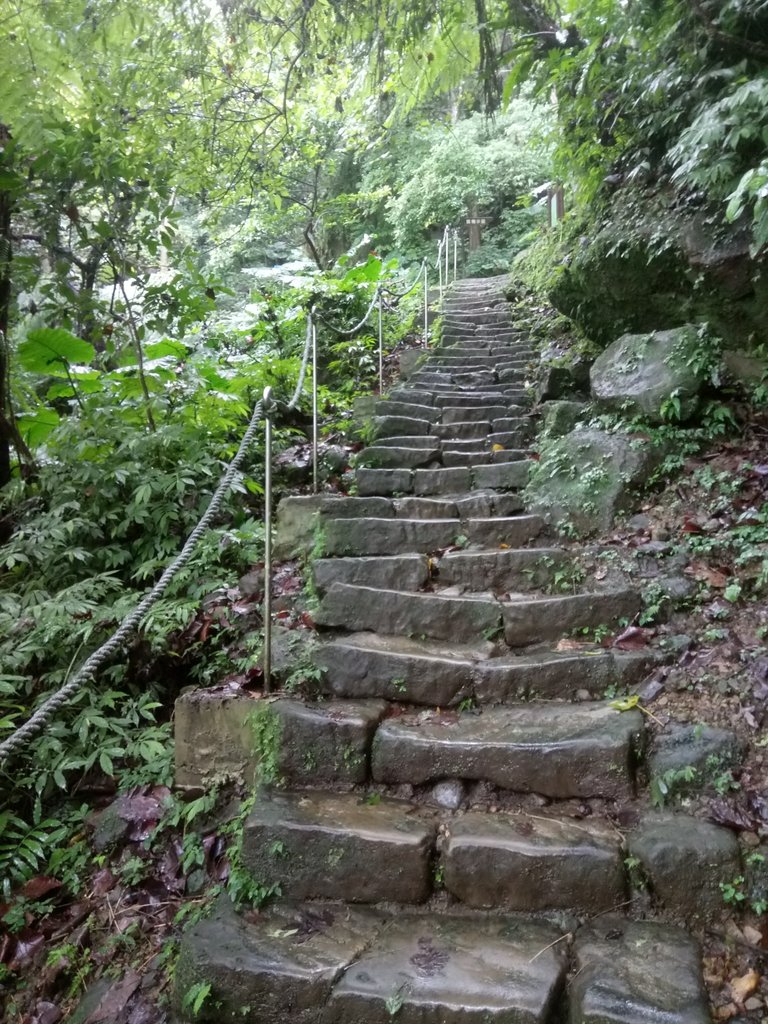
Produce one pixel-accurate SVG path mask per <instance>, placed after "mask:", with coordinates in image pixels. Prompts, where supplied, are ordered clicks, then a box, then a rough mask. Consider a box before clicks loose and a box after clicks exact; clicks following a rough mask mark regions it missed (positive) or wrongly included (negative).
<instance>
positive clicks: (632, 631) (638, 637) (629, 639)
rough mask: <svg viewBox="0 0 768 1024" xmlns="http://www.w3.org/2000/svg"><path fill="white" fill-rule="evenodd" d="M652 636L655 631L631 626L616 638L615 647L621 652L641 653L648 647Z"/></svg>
mask: <svg viewBox="0 0 768 1024" xmlns="http://www.w3.org/2000/svg"><path fill="white" fill-rule="evenodd" d="M652 635H653V631H652V630H650V629H644V628H643V627H642V626H629V628H628V629H625V630H624V632H623V633H620V634H619V635H618V636H617V637H616V639H615V640H614V641H613V646H614V647H617V648H618V649H619V650H620V651H641V650H642V649H643V648H644V647H647V646H648V641H649V639H650V637H651V636H652Z"/></svg>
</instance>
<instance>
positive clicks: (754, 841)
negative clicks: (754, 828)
mask: <svg viewBox="0 0 768 1024" xmlns="http://www.w3.org/2000/svg"><path fill="white" fill-rule="evenodd" d="M739 839H741V841H742V843H744V845H745V846H752V847H754V846H759V845H760V836H759V835H757V833H756V832H741V833H740V835H739Z"/></svg>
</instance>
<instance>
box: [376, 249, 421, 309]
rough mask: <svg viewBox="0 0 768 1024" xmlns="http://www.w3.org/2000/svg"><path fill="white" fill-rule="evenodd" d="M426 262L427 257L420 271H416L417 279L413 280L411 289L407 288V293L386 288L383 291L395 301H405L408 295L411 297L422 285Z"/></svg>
mask: <svg viewBox="0 0 768 1024" xmlns="http://www.w3.org/2000/svg"><path fill="white" fill-rule="evenodd" d="M426 262H427V258H426V256H425V257H424V259H423V260H422V261H421V263H420V264H419V269H418V270H417V271H416V277H415V278H414V279H413V284H412V285H410V287H408V288H406V289H405V291H403V292H393V291H392V289H391V288H385V287H382V291H383V292H386V294H387V295H390V296H391V297H392V298H393V299H404V298H405V296H406V295H410V294H411V292H412V291H413V289H414V288H416V287H417V286H418V285H419V284H421V275H422V274H423V273H424V267H425V266H426Z"/></svg>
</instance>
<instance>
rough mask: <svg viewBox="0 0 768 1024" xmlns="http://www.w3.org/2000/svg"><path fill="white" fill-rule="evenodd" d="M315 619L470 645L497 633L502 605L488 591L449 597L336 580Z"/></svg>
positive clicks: (321, 622) (355, 628)
mask: <svg viewBox="0 0 768 1024" xmlns="http://www.w3.org/2000/svg"><path fill="white" fill-rule="evenodd" d="M315 622H316V623H317V624H318V625H319V626H334V627H336V628H342V629H348V630H349V631H350V632H360V631H362V630H369V631H371V632H375V633H390V634H401V635H403V636H408V635H413V636H423V637H432V638H435V639H438V640H456V641H458V642H459V643H470V642H477V641H480V640H482V639H483V637H484V636H488V635H491V634H494V633H497V632H498V631H499V629H500V624H501V606H500V605H499V603H498V602H497V601H496V600H495V599H494V598H493V597H492V596H490V595H488V596H485V597H480V596H472V597H449V596H446V595H443V594H422V593H408V592H405V591H400V590H381V589H375V588H373V587H362V586H351V585H348V584H346V583H334V584H333V585H332V586H331V587H330V589H329V590H328V592H327V593H326V595H325V596H324V597H323V599H322V601H321V602H320V605H319V607H318V609H317V611H316V613H315Z"/></svg>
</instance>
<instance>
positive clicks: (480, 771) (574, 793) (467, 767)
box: [371, 703, 643, 800]
mask: <svg viewBox="0 0 768 1024" xmlns="http://www.w3.org/2000/svg"><path fill="white" fill-rule="evenodd" d="M642 731H643V716H642V714H641V712H640V711H637V710H633V711H626V712H619V711H615V710H614V709H613V708H611V707H608V706H607V705H605V704H600V703H596V704H589V703H583V704H552V703H547V704H536V703H531V704H520V705H517V706H515V707H506V708H487V709H483V710H482V711H481V712H480V713H477V712H472V713H462V712H459V713H457V712H454V711H448V712H445V713H440V712H436V713H434V714H433V715H430V716H428V717H425V716H424V715H423V714H414V713H411V714H406V715H402V716H401V717H399V718H390V719H386V720H385V721H384V722H382V724H381V725H380V726H379V728H378V730H377V731H376V735H375V736H374V739H373V748H372V750H371V771H372V774H373V778H374V779H375V780H376V781H377V782H382V783H386V784H388V785H401V784H403V783H409V784H411V785H421V784H424V783H428V782H437V781H438V780H440V779H469V780H483V781H486V782H489V783H491V784H492V785H495V786H500V787H501V788H503V789H510V790H514V791H516V792H520V793H539V794H541V795H542V796H546V797H551V798H554V799H569V798H571V797H581V798H588V797H603V798H606V799H616V800H621V799H627V798H629V797H631V796H632V795H633V793H634V762H635V757H636V752H637V749H638V747H639V743H640V739H641V736H642Z"/></svg>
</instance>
